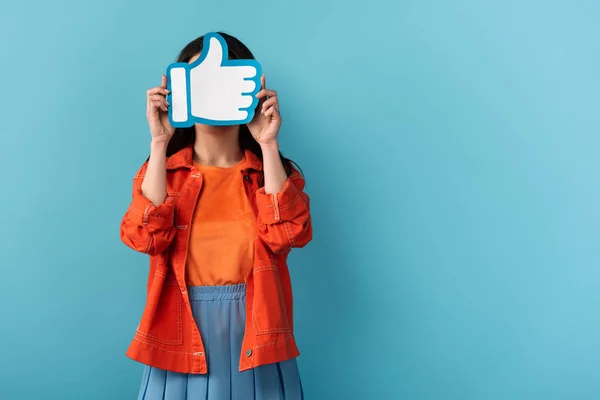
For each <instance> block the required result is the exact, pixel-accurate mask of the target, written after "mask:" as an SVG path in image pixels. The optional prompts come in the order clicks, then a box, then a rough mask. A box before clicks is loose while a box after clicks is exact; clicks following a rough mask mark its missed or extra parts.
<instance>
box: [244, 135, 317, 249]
mask: <svg viewBox="0 0 600 400" xmlns="http://www.w3.org/2000/svg"><path fill="white" fill-rule="evenodd" d="M262 152H263V164H264V165H263V168H264V175H265V186H264V187H263V188H261V189H259V190H258V191H257V192H256V201H257V204H258V217H259V218H258V220H259V224H258V234H259V237H260V238H261V239H262V240H263V241H264V242H265V243H266V244H267V245H268V246H269V247H270V248H271V250H272V251H273V252H274V253H284V252H287V251H290V250H291V249H292V248H299V247H304V246H305V245H306V244H308V242H310V241H311V239H312V223H311V217H310V199H309V197H308V195H307V194H306V193H304V186H305V181H304V178H303V177H302V175H301V174H300V173H299V172H298V171H296V170H294V172H293V173H292V174H291V175H290V176H289V177H288V176H287V174H286V173H285V170H284V168H283V164H282V163H281V158H280V157H279V148H278V146H277V142H274V143H271V144H268V145H263V146H262Z"/></svg>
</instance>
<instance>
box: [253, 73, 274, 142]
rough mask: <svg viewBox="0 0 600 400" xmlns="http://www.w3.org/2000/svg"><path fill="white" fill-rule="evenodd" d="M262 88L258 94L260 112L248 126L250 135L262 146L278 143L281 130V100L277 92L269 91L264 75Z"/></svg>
mask: <svg viewBox="0 0 600 400" xmlns="http://www.w3.org/2000/svg"><path fill="white" fill-rule="evenodd" d="M260 82H261V85H262V88H261V90H260V92H258V93H257V94H256V97H258V99H259V103H258V112H257V113H256V114H255V115H254V118H253V119H252V121H250V122H249V123H248V124H247V125H248V129H249V130H250V133H251V134H252V136H253V137H254V139H255V140H256V141H257V142H258V144H260V145H261V146H264V145H268V144H272V143H276V142H277V135H279V128H280V127H281V114H279V100H278V99H277V92H276V91H274V90H269V89H267V84H266V80H265V77H264V75H263V76H261V77H260Z"/></svg>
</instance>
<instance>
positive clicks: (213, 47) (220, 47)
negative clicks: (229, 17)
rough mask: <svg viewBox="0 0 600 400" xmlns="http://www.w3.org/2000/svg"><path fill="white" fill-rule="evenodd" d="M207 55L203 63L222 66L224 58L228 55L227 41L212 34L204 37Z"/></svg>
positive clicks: (204, 50)
mask: <svg viewBox="0 0 600 400" xmlns="http://www.w3.org/2000/svg"><path fill="white" fill-rule="evenodd" d="M203 52H206V56H205V57H204V60H203V61H202V64H209V65H218V66H221V63H222V62H223V58H224V57H226V52H227V43H226V42H225V40H224V39H222V38H221V37H220V36H217V35H210V36H208V37H207V38H205V39H204V49H203Z"/></svg>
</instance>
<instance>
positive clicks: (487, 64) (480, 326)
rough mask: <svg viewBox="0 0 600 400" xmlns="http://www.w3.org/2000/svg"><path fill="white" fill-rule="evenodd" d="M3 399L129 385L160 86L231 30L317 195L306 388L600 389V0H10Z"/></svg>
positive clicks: (418, 393)
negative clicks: (155, 96) (142, 187)
mask: <svg viewBox="0 0 600 400" xmlns="http://www.w3.org/2000/svg"><path fill="white" fill-rule="evenodd" d="M0 9H1V11H0V43H1V48H0V54H1V57H2V61H1V66H0V73H1V74H0V79H1V82H2V83H1V84H0V90H1V91H2V95H1V96H0V115H1V116H2V118H1V125H0V137H1V141H0V146H1V148H2V152H1V153H2V155H1V157H0V171H1V172H0V173H1V180H0V183H1V187H0V193H1V194H2V195H1V196H0V209H1V210H2V212H1V213H0V221H1V226H2V230H1V231H0V268H1V273H2V275H1V278H0V305H1V309H0V321H1V322H0V324H1V325H0V398H1V399H2V400H21V399H23V400H29V399H62V400H71V399H77V400H79V399H86V400H87V399H89V400H100V399H102V400H120V399H124V400H128V399H135V398H136V395H137V391H138V388H139V382H140V375H141V371H142V368H141V366H140V365H139V364H136V363H135V362H133V361H130V360H129V359H127V358H126V357H125V356H124V352H125V350H126V348H127V346H128V344H129V342H130V340H131V339H132V337H133V334H134V331H135V328H136V326H137V323H138V319H139V317H140V315H141V311H142V307H143V303H144V291H145V283H146V273H147V259H146V257H145V256H143V255H140V254H136V253H134V252H133V251H131V250H129V249H128V248H126V247H125V246H124V245H123V244H121V243H120V240H119V223H120V220H121V217H122V215H123V213H124V212H125V209H126V207H127V206H128V203H129V200H130V195H131V183H132V180H131V179H132V177H133V175H134V174H135V172H136V171H137V169H138V168H139V166H140V165H141V163H142V162H143V161H144V160H145V158H146V157H147V155H148V151H149V138H150V135H149V132H148V128H147V125H146V121H145V91H146V90H147V89H148V88H150V87H152V86H155V85H158V84H159V83H160V76H161V73H162V72H163V71H164V69H165V68H166V66H167V65H168V64H169V63H171V62H172V61H174V59H175V57H176V55H177V53H178V51H179V50H180V49H181V48H182V47H183V46H184V45H185V44H186V43H187V42H189V41H190V40H192V39H194V38H195V37H197V36H199V35H201V34H204V33H205V32H208V31H217V30H224V31H226V32H229V33H232V34H234V35H236V36H238V37H239V38H240V39H242V40H243V41H244V42H246V43H247V44H248V46H249V47H250V48H251V49H252V50H253V51H254V52H255V54H256V56H257V57H258V58H259V59H260V61H261V63H262V65H263V68H264V72H265V74H266V76H267V82H268V84H269V86H271V87H272V88H274V89H276V90H278V91H279V95H280V101H281V109H282V113H283V116H284V118H285V120H284V125H283V128H282V133H281V144H282V148H283V150H284V153H285V154H286V155H288V156H289V157H291V158H293V159H294V160H296V161H297V162H298V163H299V164H300V165H301V166H302V168H303V169H304V172H305V174H306V176H307V179H308V189H307V190H308V192H309V194H310V195H311V197H312V205H313V218H314V241H313V243H312V244H311V245H309V246H308V247H307V248H306V249H303V250H300V251H295V252H294V254H293V255H292V257H291V260H290V264H291V270H292V275H293V280H294V290H295V298H296V326H297V336H298V342H299V345H300V348H301V352H302V356H301V357H300V367H301V370H302V374H303V382H304V386H305V392H306V398H307V399H308V400H321V399H327V400H329V399H348V400H351V399H375V400H378V399H409V400H412V399H415V400H420V399H427V400H428V399H433V400H438V399H439V400H454V399H456V400H471V399H472V400H496V399H498V400H507V399H510V400H521V399H523V400H538V399H540V400H553V399H565V400H586V399H598V398H600V321H599V305H600V270H599V267H600V243H599V241H600V228H599V227H600V211H599V207H600V185H599V180H598V177H599V174H600V159H599V157H598V151H599V149H600V110H599V108H600V101H599V96H600V76H599V72H600V46H598V38H599V37H600V24H598V21H599V20H600V3H599V2H598V1H591V0H579V1H567V0H564V1H516V0H507V1H502V2H499V1H491V0H485V1H482V0H479V1H476V0H471V1H468V0H454V1H452V0H448V1H423V0H420V1H417V0H414V1H397V0H396V1H392V0H389V1H379V0H372V1H366V2H360V1H355V2H348V1H341V0H333V1H323V0H321V1H317V0H304V1H301V2H282V1H274V0H263V1H219V2H201V1H182V0H177V1H171V2H161V1H156V0H149V1H143V2H142V1H135V2H134V1H131V2H129V1H123V0H104V1H93V2H92V1H76V0H55V1H41V0H37V1H35V2H17V1H14V0H13V1H11V2H9V1H8V0H2V3H1V8H0Z"/></svg>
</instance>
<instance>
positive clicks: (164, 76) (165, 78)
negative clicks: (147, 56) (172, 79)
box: [160, 74, 167, 89]
mask: <svg viewBox="0 0 600 400" xmlns="http://www.w3.org/2000/svg"><path fill="white" fill-rule="evenodd" d="M160 86H162V87H164V88H165V89H166V88H167V76H166V75H165V74H162V81H161V84H160Z"/></svg>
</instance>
